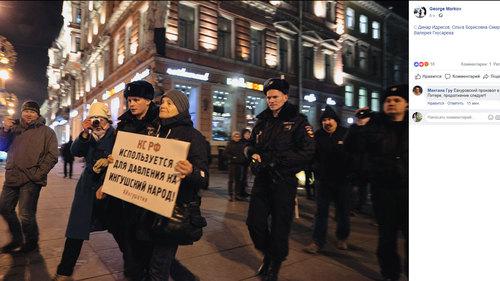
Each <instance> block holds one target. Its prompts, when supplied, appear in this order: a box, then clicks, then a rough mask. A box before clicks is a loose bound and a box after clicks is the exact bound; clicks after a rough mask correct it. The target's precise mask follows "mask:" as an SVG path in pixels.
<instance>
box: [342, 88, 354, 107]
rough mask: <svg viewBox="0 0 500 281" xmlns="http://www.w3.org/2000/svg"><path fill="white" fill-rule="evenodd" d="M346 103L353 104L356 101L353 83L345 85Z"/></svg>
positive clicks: (347, 104)
mask: <svg viewBox="0 0 500 281" xmlns="http://www.w3.org/2000/svg"><path fill="white" fill-rule="evenodd" d="M344 91H345V93H344V96H345V105H346V106H353V101H354V88H353V87H352V85H345V90H344Z"/></svg>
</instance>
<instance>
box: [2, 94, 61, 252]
mask: <svg viewBox="0 0 500 281" xmlns="http://www.w3.org/2000/svg"><path fill="white" fill-rule="evenodd" d="M34 140H36V141H34ZM0 146H1V148H0V149H1V150H3V151H8V153H7V164H6V166H5V182H4V186H3V190H2V193H1V194H0V215H2V217H3V218H4V219H5V220H6V221H7V224H8V225H9V230H10V233H11V235H12V240H11V242H9V243H8V244H7V245H5V246H3V247H2V248H1V249H0V250H1V252H3V253H11V252H13V251H14V250H16V249H17V248H19V247H21V249H20V250H19V251H20V252H21V253H28V252H31V251H34V250H37V249H38V237H39V232H38V224H37V221H36V209H37V204H38V197H39V196H40V190H41V189H42V186H45V185H47V174H48V173H49V171H50V170H51V169H52V168H53V167H54V165H55V164H56V163H57V159H58V149H57V137H56V134H55V132H54V130H52V129H51V128H49V127H48V126H46V125H45V119H44V118H43V117H42V116H40V106H39V105H38V103H36V102H34V101H26V102H24V103H23V105H22V107H21V120H20V121H19V120H14V119H12V118H10V117H5V118H4V120H3V127H2V128H1V129H0ZM16 205H19V206H18V207H19V218H18V216H17V215H16V211H15V210H16ZM19 221H21V222H19ZM23 236H24V241H23Z"/></svg>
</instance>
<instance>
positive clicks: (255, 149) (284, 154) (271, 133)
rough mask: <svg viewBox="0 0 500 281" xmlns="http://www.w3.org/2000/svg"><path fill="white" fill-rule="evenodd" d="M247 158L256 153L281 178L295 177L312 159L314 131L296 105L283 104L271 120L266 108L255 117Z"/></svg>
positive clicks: (269, 111)
mask: <svg viewBox="0 0 500 281" xmlns="http://www.w3.org/2000/svg"><path fill="white" fill-rule="evenodd" d="M257 119H258V121H257V122H256V124H255V127H254V129H253V130H252V137H251V139H250V142H249V145H250V147H249V149H248V152H247V156H248V157H251V155H252V154H253V153H257V154H259V155H260V156H261V158H262V163H263V164H264V165H265V164H268V163H271V162H272V163H274V164H275V169H276V170H278V171H279V172H280V173H281V174H282V175H290V174H292V175H295V173H297V172H299V171H301V170H303V169H305V168H306V167H307V165H308V164H309V163H310V162H311V160H312V159H313V157H314V132H313V129H312V127H311V126H310V125H309V123H308V122H307V118H306V116H305V115H303V114H300V113H299V111H298V108H297V106H295V105H292V104H290V103H288V102H286V103H285V104H284V105H283V107H282V108H281V110H280V112H279V113H278V116H277V117H274V116H273V114H272V111H271V110H270V109H269V108H267V109H266V110H264V111H263V112H262V113H260V114H259V115H257Z"/></svg>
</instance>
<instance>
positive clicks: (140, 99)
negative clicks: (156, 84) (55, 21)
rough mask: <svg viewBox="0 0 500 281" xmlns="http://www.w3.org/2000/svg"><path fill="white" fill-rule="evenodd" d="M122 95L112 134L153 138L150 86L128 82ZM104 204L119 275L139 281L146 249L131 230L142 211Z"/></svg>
mask: <svg viewBox="0 0 500 281" xmlns="http://www.w3.org/2000/svg"><path fill="white" fill-rule="evenodd" d="M123 95H124V97H125V99H126V102H127V107H128V110H127V111H126V112H125V113H123V114H122V115H121V116H120V117H118V120H119V122H118V125H117V127H116V131H117V132H119V131H123V132H129V133H135V134H141V135H149V136H153V135H155V133H156V129H157V127H158V112H159V110H158V106H157V105H156V104H155V103H154V102H153V99H154V95H155V92H154V88H153V85H151V84H150V83H149V82H147V81H145V80H139V81H134V82H130V83H128V84H127V85H126V86H125V90H124V93H123ZM108 204H109V205H108V211H109V217H110V220H109V221H108V222H109V223H108V230H109V232H111V233H112V234H113V237H114V238H115V240H116V242H117V243H118V246H119V248H120V250H121V252H122V254H123V267H124V272H123V273H124V275H125V276H126V277H127V278H129V279H131V280H140V278H142V275H143V272H142V271H143V270H144V267H145V265H146V264H147V255H148V253H149V251H148V250H147V245H144V244H143V243H141V241H140V240H138V239H137V235H136V233H135V229H136V228H137V223H138V221H139V217H140V216H141V214H142V212H143V210H144V209H142V208H141V207H138V206H136V205H133V204H131V203H128V202H126V201H123V200H121V199H119V198H116V197H111V198H110V199H109V202H108Z"/></svg>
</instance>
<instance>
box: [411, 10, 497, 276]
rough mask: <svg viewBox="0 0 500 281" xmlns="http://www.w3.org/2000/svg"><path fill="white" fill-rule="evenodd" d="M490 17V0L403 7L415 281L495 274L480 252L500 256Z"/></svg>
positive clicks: (494, 31)
mask: <svg viewBox="0 0 500 281" xmlns="http://www.w3.org/2000/svg"><path fill="white" fill-rule="evenodd" d="M498 10H500V2H495V1H491V2H488V1H410V5H409V50H410V52H409V63H410V66H409V87H410V106H409V114H410V117H411V118H409V122H410V148H409V149H410V198H411V200H410V222H411V226H410V232H411V233H410V236H411V237H412V243H411V245H410V250H409V253H410V260H411V263H410V271H411V272H412V274H413V276H412V277H413V278H414V280H493V279H491V278H492V277H495V276H496V277H497V278H498V276H499V273H498V272H497V271H496V268H497V265H496V260H495V259H493V258H492V255H493V254H490V255H489V254H488V253H498V252H499V251H500V243H495V241H498V239H499V237H500V227H498V224H496V223H494V222H493V221H495V220H494V216H495V215H496V214H499V213H500V204H498V203H497V201H498V197H499V195H500V191H499V189H498V187H499V186H498V182H499V181H498V179H499V171H498V166H497V160H498V159H500V151H499V149H498V147H499V145H498V144H499V140H500V52H499V43H500V19H499V18H498ZM492 219H493V220H492ZM433 251H435V252H436V254H435V255H432V254H430V252H433ZM488 256H489V258H488Z"/></svg>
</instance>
